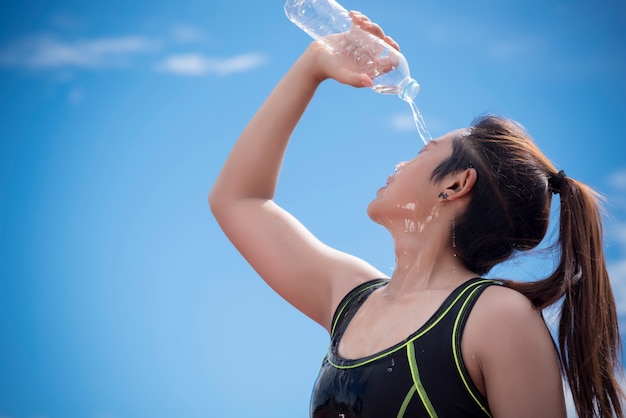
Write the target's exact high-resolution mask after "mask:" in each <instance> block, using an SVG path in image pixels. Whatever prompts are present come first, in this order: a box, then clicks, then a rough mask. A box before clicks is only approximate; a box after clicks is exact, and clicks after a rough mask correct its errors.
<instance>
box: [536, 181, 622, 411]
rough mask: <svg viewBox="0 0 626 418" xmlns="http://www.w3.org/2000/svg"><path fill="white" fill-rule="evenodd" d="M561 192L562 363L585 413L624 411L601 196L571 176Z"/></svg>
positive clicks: (557, 275) (558, 274)
mask: <svg viewBox="0 0 626 418" xmlns="http://www.w3.org/2000/svg"><path fill="white" fill-rule="evenodd" d="M560 195H561V212H560V217H561V221H560V233H559V245H560V248H561V260H560V263H559V265H558V267H557V269H556V271H555V272H554V273H553V274H552V277H553V278H554V279H556V281H560V282H562V283H563V286H564V291H565V292H564V293H565V298H564V300H563V306H562V311H561V320H560V324H559V332H558V339H559V346H560V348H561V350H560V357H561V365H562V368H563V370H564V371H565V375H566V376H567V380H568V383H569V386H570V388H571V391H572V396H573V398H574V403H575V405H576V411H577V413H578V415H579V416H580V417H592V416H600V417H610V416H614V415H613V414H615V415H616V416H618V417H622V416H623V412H624V411H623V406H622V399H623V397H624V394H623V392H622V389H621V388H620V385H619V383H618V381H617V379H616V378H615V372H616V370H617V369H618V366H619V354H620V351H621V342H620V333H619V326H618V319H617V311H616V307H615V299H614V297H613V292H612V290H611V283H610V281H609V274H608V271H607V268H606V262H605V260H604V255H603V249H602V218H601V213H600V211H599V207H600V206H599V196H598V195H597V194H596V193H595V192H594V191H593V190H592V189H590V188H589V187H587V186H586V185H584V184H582V183H579V182H577V181H575V180H572V179H569V178H566V179H564V181H563V184H562V186H561V187H560ZM548 280H550V278H549V279H548ZM590 353H592V355H590Z"/></svg>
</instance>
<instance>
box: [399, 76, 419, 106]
mask: <svg viewBox="0 0 626 418" xmlns="http://www.w3.org/2000/svg"><path fill="white" fill-rule="evenodd" d="M419 91H420V85H419V83H418V82H417V81H415V80H413V79H412V78H411V77H407V78H405V79H404V80H402V81H401V82H400V84H399V85H398V97H400V98H401V99H402V100H404V101H405V102H412V101H413V99H415V96H417V93H419Z"/></svg>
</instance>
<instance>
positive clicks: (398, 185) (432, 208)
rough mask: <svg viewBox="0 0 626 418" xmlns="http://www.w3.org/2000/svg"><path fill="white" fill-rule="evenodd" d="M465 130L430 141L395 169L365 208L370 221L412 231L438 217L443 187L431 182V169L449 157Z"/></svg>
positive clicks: (421, 227)
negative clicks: (409, 159)
mask: <svg viewBox="0 0 626 418" xmlns="http://www.w3.org/2000/svg"><path fill="white" fill-rule="evenodd" d="M464 132H465V130H458V131H453V132H450V133H448V134H446V135H444V136H442V137H440V138H437V139H434V140H432V141H431V142H429V143H428V144H427V145H426V146H424V148H422V150H421V151H420V152H419V153H418V154H417V156H416V157H415V158H413V159H412V160H411V161H407V162H401V163H399V164H398V165H397V166H396V173H395V174H394V175H392V176H389V178H388V180H387V185H386V186H384V187H382V188H381V189H379V190H378V191H377V192H376V198H375V199H374V200H373V201H372V202H371V203H370V204H369V206H368V208H367V212H368V215H369V216H370V218H371V219H372V220H373V221H374V222H376V223H379V224H381V225H383V226H385V227H387V228H392V227H394V226H397V225H400V227H402V228H404V229H407V232H413V231H414V230H416V231H417V232H419V229H423V228H424V226H425V222H427V221H429V220H432V218H433V217H436V216H437V213H436V209H437V208H438V203H439V202H440V198H439V193H441V192H442V191H443V189H442V186H441V185H438V184H435V183H433V181H432V180H431V177H432V173H433V170H434V169H435V168H436V167H437V166H438V165H439V164H440V163H441V162H442V161H444V160H446V159H447V158H448V157H450V155H451V154H452V140H453V139H454V138H455V137H458V136H459V135H461V134H463V133H464Z"/></svg>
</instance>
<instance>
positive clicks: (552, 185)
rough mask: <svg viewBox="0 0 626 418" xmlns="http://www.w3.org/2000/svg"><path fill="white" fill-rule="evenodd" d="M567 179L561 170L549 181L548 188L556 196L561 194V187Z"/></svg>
mask: <svg viewBox="0 0 626 418" xmlns="http://www.w3.org/2000/svg"><path fill="white" fill-rule="evenodd" d="M564 178H565V171H563V170H561V171H559V172H558V173H556V174H555V175H553V176H550V178H549V179H548V188H549V189H550V191H551V192H552V193H554V194H561V185H562V184H563V179H564Z"/></svg>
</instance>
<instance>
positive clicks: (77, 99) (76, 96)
mask: <svg viewBox="0 0 626 418" xmlns="http://www.w3.org/2000/svg"><path fill="white" fill-rule="evenodd" d="M84 98H85V92H84V91H83V90H82V89H79V88H76V87H74V88H73V89H71V90H70V92H69V93H68V95H67V101H68V102H70V103H71V104H80V103H81V102H82V101H83V99H84Z"/></svg>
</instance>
